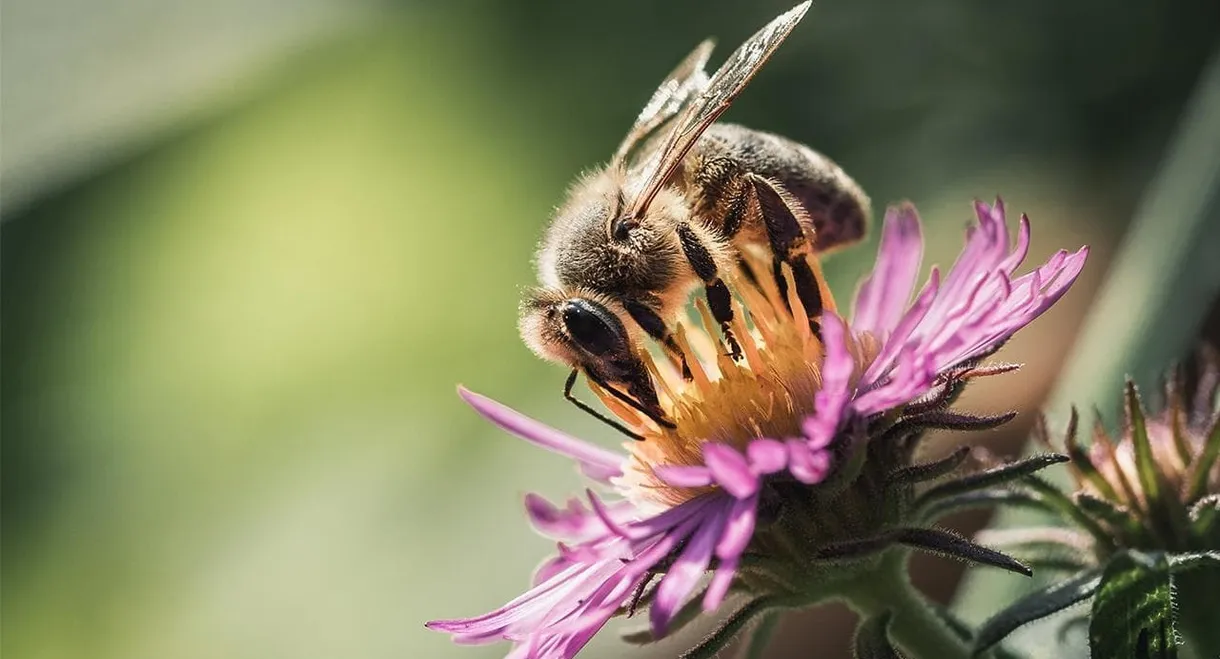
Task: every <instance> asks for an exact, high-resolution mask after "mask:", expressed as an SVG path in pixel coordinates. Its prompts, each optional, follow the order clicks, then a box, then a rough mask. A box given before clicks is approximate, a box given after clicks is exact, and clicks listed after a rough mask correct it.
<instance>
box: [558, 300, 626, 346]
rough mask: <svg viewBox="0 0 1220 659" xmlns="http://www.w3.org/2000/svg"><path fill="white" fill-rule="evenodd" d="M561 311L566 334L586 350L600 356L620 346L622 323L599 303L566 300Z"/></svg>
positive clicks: (621, 342) (621, 343) (621, 341)
mask: <svg viewBox="0 0 1220 659" xmlns="http://www.w3.org/2000/svg"><path fill="white" fill-rule="evenodd" d="M562 311H563V324H564V326H565V327H566V328H567V330H568V335H569V336H571V337H572V340H573V341H574V342H576V343H577V344H578V345H579V346H580V347H581V348H582V349H583V350H585V351H586V352H589V353H590V354H593V355H598V356H602V355H606V354H608V353H612V352H615V351H617V350H619V349H620V348H621V347H622V345H623V336H622V334H623V327H622V323H620V322H618V319H617V318H615V317H614V315H613V314H611V313H610V312H609V311H606V310H605V309H604V308H603V307H601V305H596V304H595V303H592V302H589V301H587V300H580V299H576V300H568V301H567V302H565V303H564V304H563V307H562Z"/></svg>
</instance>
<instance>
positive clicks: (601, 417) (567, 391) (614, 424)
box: [563, 368, 644, 442]
mask: <svg viewBox="0 0 1220 659" xmlns="http://www.w3.org/2000/svg"><path fill="white" fill-rule="evenodd" d="M579 374H580V370H578V369H575V368H574V369H572V373H571V374H570V375H568V380H567V382H565V383H564V384H563V397H564V398H566V399H568V400H569V401H570V402H571V403H572V404H573V405H575V406H576V407H578V408H580V409H581V411H583V412H585V413H586V414H588V415H589V416H592V417H593V418H594V419H597V420H598V421H601V422H602V423H604V424H606V425H608V426H610V427H611V428H614V429H615V430H617V431H619V432H621V433H623V434H624V435H626V436H628V437H630V438H632V439H634V440H635V441H637V442H642V441H644V436H643V435H640V434H638V433H635V432H632V431H631V430H630V429H628V428H627V426H624V425H623V424H621V423H619V422H618V421H615V420H614V419H611V418H610V417H608V416H606V415H605V414H602V413H601V412H598V411H597V410H595V409H593V408H592V407H589V405H588V404H586V403H585V402H584V401H582V400H580V399H579V398H577V397H576V396H573V395H572V387H573V386H575V385H576V376H577V375H579Z"/></svg>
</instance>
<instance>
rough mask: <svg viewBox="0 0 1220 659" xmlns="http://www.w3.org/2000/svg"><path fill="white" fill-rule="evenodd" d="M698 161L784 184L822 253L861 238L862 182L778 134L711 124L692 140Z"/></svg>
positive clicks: (864, 214)
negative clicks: (725, 164)
mask: <svg viewBox="0 0 1220 659" xmlns="http://www.w3.org/2000/svg"><path fill="white" fill-rule="evenodd" d="M692 155H693V156H694V157H695V159H696V160H699V161H703V162H711V161H713V160H715V159H717V158H725V159H728V160H731V161H733V162H735V163H736V164H737V165H738V166H739V167H740V168H741V171H743V172H749V173H753V174H757V175H759V176H764V177H767V178H770V179H773V180H775V181H778V182H779V183H781V184H783V186H784V188H785V189H787V191H788V192H789V193H790V194H792V196H793V197H795V198H796V200H797V201H799V202H800V204H801V206H802V207H803V208H804V209H805V211H806V212H807V213H808V214H809V217H810V219H811V220H812V222H813V228H814V231H815V232H816V233H815V235H816V240H815V243H814V247H815V249H816V250H817V251H825V250H828V249H832V248H834V247H837V246H840V245H845V244H848V243H851V242H855V241H857V240H859V239H860V238H862V237H863V236H864V232H865V230H866V228H867V225H868V221H869V217H870V215H871V213H872V208H871V203H870V201H869V198H868V196H867V195H866V194H864V191H863V190H862V189H861V188H860V186H859V185H858V184H857V183H856V182H855V181H854V180H852V178H851V177H850V176H848V175H847V173H846V172H844V171H843V169H842V168H841V167H839V166H838V165H837V164H835V163H834V161H832V160H831V159H830V158H827V157H826V156H823V155H822V154H820V153H818V152H816V151H814V150H813V149H811V148H809V147H807V146H805V145H803V144H800V143H797V142H794V141H792V140H789V139H787V138H784V137H780V136H778V135H773V134H771V133H765V132H762V131H757V130H752V129H750V128H746V127H744V126H739V125H736V124H722V123H717V124H713V125H712V126H711V127H709V128H708V130H707V132H705V133H704V134H703V136H702V137H701V138H700V139H699V141H698V142H697V143H696V145H695V148H694V152H693V154H692Z"/></svg>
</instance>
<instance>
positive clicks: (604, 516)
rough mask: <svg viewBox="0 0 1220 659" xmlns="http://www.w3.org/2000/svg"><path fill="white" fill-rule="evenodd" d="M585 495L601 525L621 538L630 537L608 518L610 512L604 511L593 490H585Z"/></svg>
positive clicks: (612, 519) (603, 506)
mask: <svg viewBox="0 0 1220 659" xmlns="http://www.w3.org/2000/svg"><path fill="white" fill-rule="evenodd" d="M585 495H586V496H588V497H589V505H590V506H592V507H593V512H594V513H596V514H597V518H598V519H600V520H601V521H602V524H605V525H606V528H607V529H609V530H610V532H611V533H613V534H614V535H617V536H619V537H621V538H629V537H630V536H629V535H628V533H627V531H626V529H624V528H623V527H621V526H619V524H618V522H617V521H616V520H615V519H614V518H613V517H611V516H610V512H609V511H607V510H606V506H605V505H603V504H602V501H601V499H598V498H597V495H596V494H594V493H593V490H585Z"/></svg>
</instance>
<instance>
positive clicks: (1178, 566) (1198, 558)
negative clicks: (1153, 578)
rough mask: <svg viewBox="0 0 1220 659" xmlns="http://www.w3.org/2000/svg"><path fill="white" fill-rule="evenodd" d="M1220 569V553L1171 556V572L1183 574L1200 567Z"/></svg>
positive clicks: (1206, 552)
mask: <svg viewBox="0 0 1220 659" xmlns="http://www.w3.org/2000/svg"><path fill="white" fill-rule="evenodd" d="M1208 566H1211V567H1220V551H1200V552H1191V553H1187V554H1170V555H1169V571H1170V572H1173V573H1174V574H1181V573H1182V572H1186V571H1189V570H1193V569H1195V568H1200V567H1208Z"/></svg>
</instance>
